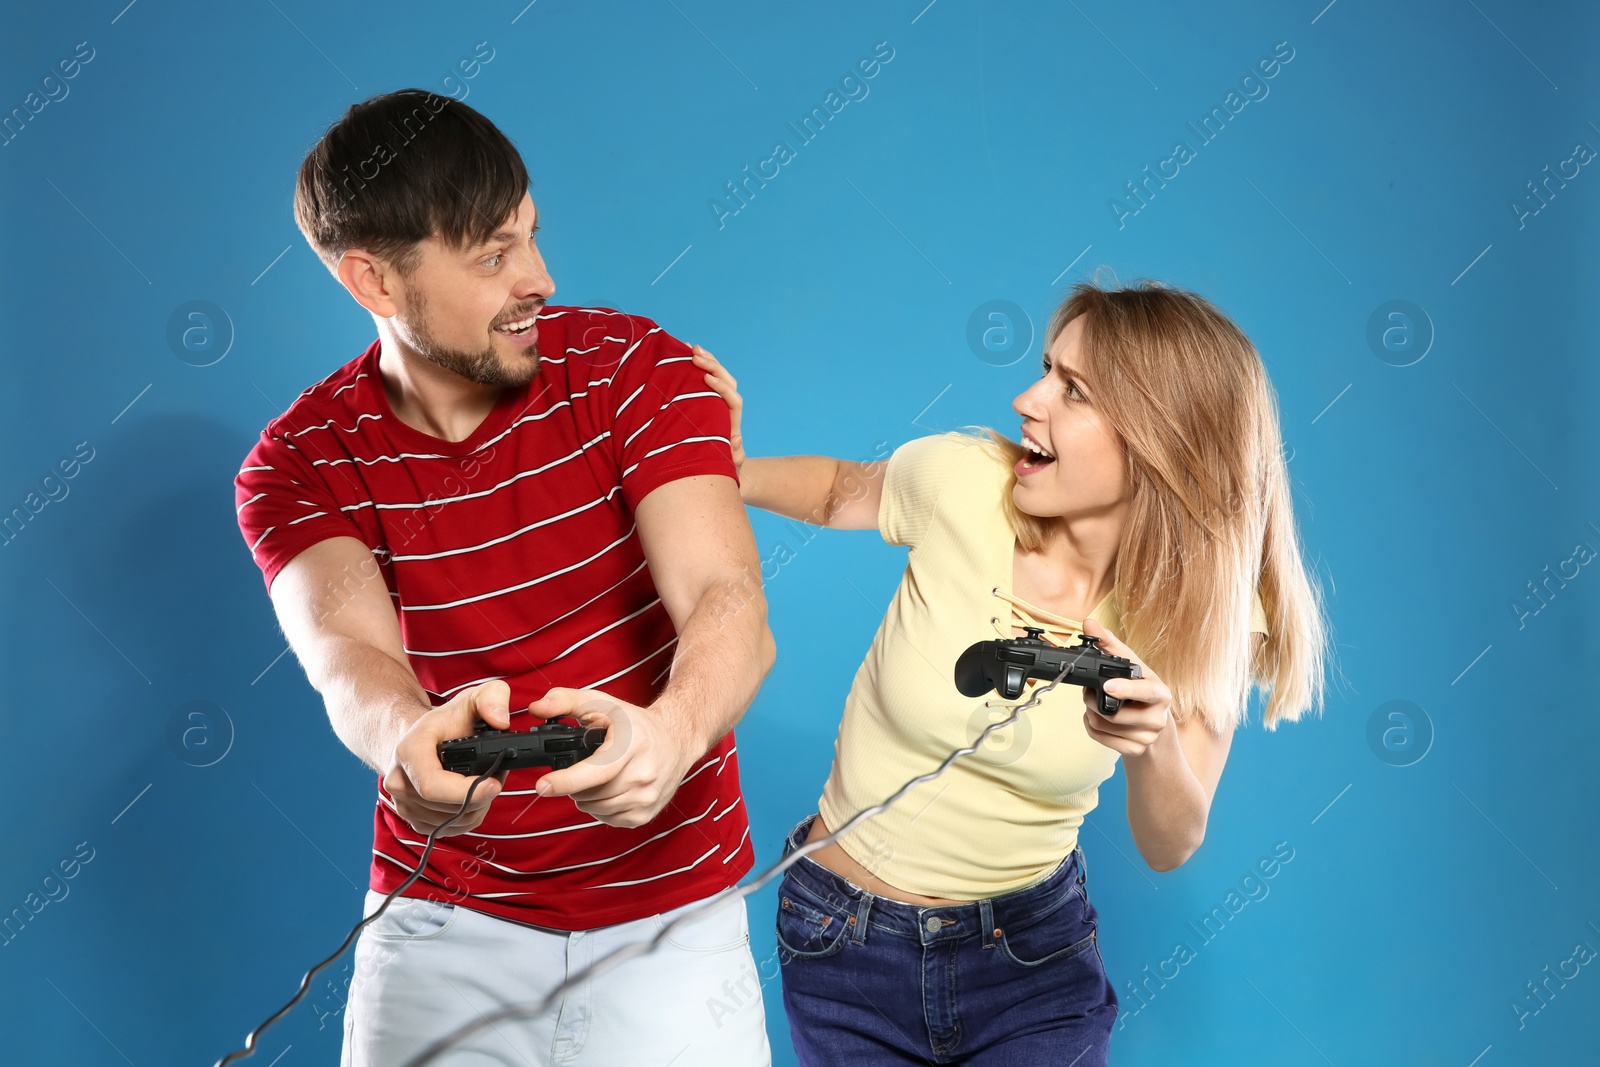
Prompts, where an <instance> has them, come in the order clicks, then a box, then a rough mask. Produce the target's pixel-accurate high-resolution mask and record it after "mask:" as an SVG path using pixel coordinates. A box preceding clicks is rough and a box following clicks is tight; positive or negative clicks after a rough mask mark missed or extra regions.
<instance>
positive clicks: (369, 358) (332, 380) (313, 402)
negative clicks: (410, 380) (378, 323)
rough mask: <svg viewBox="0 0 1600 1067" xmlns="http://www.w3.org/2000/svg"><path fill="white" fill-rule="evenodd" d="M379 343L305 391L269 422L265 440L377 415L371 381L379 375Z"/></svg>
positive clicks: (263, 434)
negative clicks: (333, 421) (332, 421)
mask: <svg viewBox="0 0 1600 1067" xmlns="http://www.w3.org/2000/svg"><path fill="white" fill-rule="evenodd" d="M378 344H379V342H378V341H376V340H375V341H373V342H372V344H371V345H370V346H369V347H368V348H367V349H366V350H365V351H364V352H362V353H361V355H359V356H357V357H355V358H354V359H352V360H351V361H350V362H348V363H346V364H344V366H342V367H340V368H339V369H338V370H336V371H334V372H333V373H332V374H329V375H328V376H327V377H326V378H323V379H322V380H321V381H319V382H316V383H315V384H313V385H310V386H307V387H306V388H305V389H303V390H302V391H301V393H300V395H299V396H297V397H295V399H294V400H293V402H291V403H290V404H289V406H288V408H286V409H285V410H284V412H283V413H282V414H281V415H278V416H277V417H276V418H274V419H272V420H271V421H269V422H268V423H267V425H266V428H265V430H263V431H262V436H263V437H265V438H282V437H293V436H296V435H298V434H301V433H304V432H305V431H306V430H307V429H309V428H310V427H313V426H318V425H321V424H323V423H326V422H327V421H328V420H329V419H333V418H338V417H341V416H342V417H346V418H359V417H360V416H362V415H364V414H365V415H371V416H373V417H376V416H377V414H378V413H377V412H375V411H372V410H371V386H372V385H373V384H374V383H373V382H372V381H371V379H372V377H373V376H374V375H375V374H377V361H376V359H375V358H374V356H375V354H376V351H375V350H376V349H377V347H378Z"/></svg>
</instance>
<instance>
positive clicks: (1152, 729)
mask: <svg viewBox="0 0 1600 1067" xmlns="http://www.w3.org/2000/svg"><path fill="white" fill-rule="evenodd" d="M1083 632H1084V633H1085V634H1088V635H1089V636H1090V637H1096V638H1099V639H1100V647H1101V648H1102V649H1104V650H1105V651H1107V652H1109V653H1111V654H1112V655H1113V656H1121V657H1123V658H1124V659H1128V660H1132V661H1133V662H1134V663H1137V664H1138V665H1139V673H1140V674H1141V675H1143V677H1141V678H1112V679H1109V680H1108V681H1107V682H1106V683H1105V691H1106V692H1107V693H1108V694H1110V695H1111V696H1114V697H1116V698H1117V699H1118V700H1120V701H1122V706H1121V707H1120V708H1118V709H1117V713H1116V714H1115V715H1102V714H1100V705H1099V702H1098V700H1097V699H1096V697H1095V692H1094V690H1093V689H1089V688H1085V689H1084V691H1083V706H1084V712H1083V725H1084V728H1085V729H1086V730H1088V731H1089V736H1090V737H1092V738H1094V739H1095V740H1096V741H1098V742H1100V743H1101V744H1102V745H1105V746H1106V747H1107V748H1112V749H1116V750H1117V751H1118V752H1120V753H1122V754H1123V755H1124V756H1142V755H1144V753H1145V750H1146V749H1147V748H1149V747H1150V746H1151V745H1153V744H1155V743H1156V739H1157V738H1158V737H1160V736H1161V732H1162V731H1163V730H1165V729H1166V728H1167V725H1168V724H1169V723H1170V722H1172V712H1171V709H1172V690H1170V689H1168V688H1167V684H1166V683H1165V682H1163V681H1162V680H1161V679H1160V678H1158V677H1156V673H1155V672H1154V671H1152V670H1151V669H1150V668H1149V667H1148V666H1146V665H1145V663H1144V661H1143V660H1141V659H1140V658H1139V657H1138V656H1136V655H1134V654H1133V649H1131V648H1129V647H1128V646H1127V645H1125V644H1123V643H1122V641H1121V640H1119V639H1118V638H1117V636H1116V635H1115V634H1113V633H1112V632H1111V631H1110V630H1108V629H1106V628H1105V627H1104V626H1102V625H1101V624H1100V621H1099V620H1098V619H1085V620H1083Z"/></svg>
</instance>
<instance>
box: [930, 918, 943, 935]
mask: <svg viewBox="0 0 1600 1067" xmlns="http://www.w3.org/2000/svg"><path fill="white" fill-rule="evenodd" d="M943 925H944V921H943V920H942V919H940V918H939V917H938V916H937V915H930V916H928V922H927V927H928V933H930V934H936V933H938V932H939V927H941V926H943Z"/></svg>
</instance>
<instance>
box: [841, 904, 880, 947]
mask: <svg viewBox="0 0 1600 1067" xmlns="http://www.w3.org/2000/svg"><path fill="white" fill-rule="evenodd" d="M873 899H874V898H873V896H872V894H871V893H862V894H861V900H860V902H859V903H857V904H856V913H855V914H854V915H852V916H850V918H849V919H848V920H847V921H848V922H849V923H850V925H851V926H852V927H854V929H853V930H852V931H851V933H850V940H851V941H854V942H855V943H856V944H858V945H864V944H866V943H867V916H868V915H870V914H872V901H873Z"/></svg>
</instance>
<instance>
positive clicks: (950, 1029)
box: [777, 816, 1117, 1067]
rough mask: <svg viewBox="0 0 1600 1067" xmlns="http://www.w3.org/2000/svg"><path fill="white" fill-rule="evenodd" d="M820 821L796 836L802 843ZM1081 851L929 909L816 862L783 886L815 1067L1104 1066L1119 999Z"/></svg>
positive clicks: (786, 975)
mask: <svg viewBox="0 0 1600 1067" xmlns="http://www.w3.org/2000/svg"><path fill="white" fill-rule="evenodd" d="M812 818H814V816H808V817H807V818H806V819H804V820H803V821H802V822H801V823H800V825H798V826H796V827H795V828H794V829H793V830H792V831H790V833H789V839H788V841H787V842H786V843H785V846H784V850H783V854H784V855H785V856H788V855H789V853H791V852H793V851H795V850H796V849H797V848H799V847H800V845H801V844H803V843H804V841H805V836H806V832H807V831H808V830H809V828H810V826H811V820H812ZM1086 877H1087V874H1086V871H1085V868H1084V865H1083V850H1082V848H1074V849H1073V851H1072V853H1071V854H1070V855H1068V856H1067V858H1066V859H1064V860H1063V861H1062V862H1061V864H1060V865H1059V866H1058V867H1056V869H1055V870H1054V871H1052V872H1051V873H1050V874H1049V875H1048V876H1046V877H1045V878H1044V879H1043V880H1042V881H1040V882H1036V883H1034V884H1033V885H1031V886H1026V887H1024V888H1022V889H1018V890H1016V891H1015V892H1011V893H1006V894H1004V895H1002V896H998V897H990V898H987V899H984V900H975V901H971V902H969V903H966V904H962V905H959V906H956V907H942V908H929V907H921V906H918V905H915V904H903V903H900V902H899V901H895V900H889V899H887V898H885V897H880V896H875V895H873V894H872V893H868V892H867V891H865V890H863V889H861V888H859V887H858V886H856V885H854V884H853V883H851V882H849V881H847V880H846V879H845V878H843V877H842V876H840V875H838V874H835V873H834V872H832V871H830V870H828V869H827V868H826V867H824V866H822V865H821V864H819V863H817V862H815V861H814V860H812V859H811V858H810V857H809V856H807V857H805V858H803V859H801V860H800V861H799V862H798V863H796V864H794V866H792V867H790V868H789V869H788V870H787V871H785V872H784V876H783V881H782V882H781V883H779V886H778V919H777V925H778V930H777V933H778V958H779V963H780V966H781V967H782V971H783V1006H784V1008H785V1010H786V1011H787V1012H788V1015H789V1033H790V1035H791V1037H792V1038H793V1040H794V1047H795V1052H796V1053H797V1054H798V1055H799V1057H800V1062H801V1063H802V1064H806V1065H812V1064H818V1065H823V1064H825V1065H830V1067H831V1065H834V1064H849V1065H851V1067H855V1065H857V1064H872V1065H876V1064H930V1063H934V1064H944V1063H961V1064H975V1065H982V1067H1024V1065H1026V1067H1036V1065H1038V1064H1045V1063H1049V1064H1059V1065H1060V1067H1104V1065H1105V1063H1106V1060H1107V1056H1108V1050H1109V1042H1110V1036H1111V1027H1112V1024H1113V1023H1114V1022H1115V1021H1116V1017H1117V994H1116V991H1115V990H1113V989H1112V988H1111V983H1110V981H1109V980H1108V979H1107V978H1106V973H1105V966H1104V963H1103V962H1102V960H1101V958H1100V948H1099V940H1098V929H1097V927H1098V917H1097V916H1096V913H1095V910H1094V907H1093V905H1091V904H1090V903H1089V897H1088V894H1087V893H1086V892H1085V889H1084V883H1085V879H1086Z"/></svg>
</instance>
